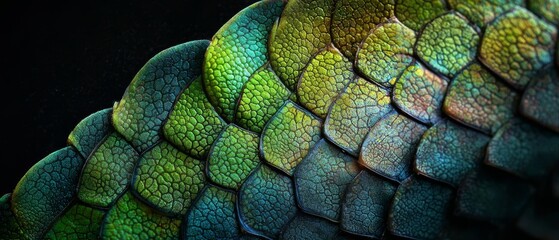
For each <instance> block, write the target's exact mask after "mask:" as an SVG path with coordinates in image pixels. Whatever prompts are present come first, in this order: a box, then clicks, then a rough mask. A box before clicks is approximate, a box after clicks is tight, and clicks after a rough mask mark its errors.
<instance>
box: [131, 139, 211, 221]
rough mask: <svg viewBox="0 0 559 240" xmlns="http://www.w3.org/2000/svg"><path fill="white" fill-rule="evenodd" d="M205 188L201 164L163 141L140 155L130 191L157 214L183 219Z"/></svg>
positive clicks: (202, 165)
mask: <svg viewBox="0 0 559 240" xmlns="http://www.w3.org/2000/svg"><path fill="white" fill-rule="evenodd" d="M204 184H205V176H204V164H203V163H202V162H200V161H199V160H197V159H194V158H192V157H189V156H187V155H185V154H184V153H182V152H180V151H179V150H177V149H176V148H174V147H173V146H171V145H170V144H169V143H167V142H165V141H163V142H160V143H158V144H157V145H155V146H154V147H153V148H151V149H149V150H148V151H147V152H145V153H144V154H143V155H142V157H141V158H140V160H139V163H138V166H137V168H136V171H135V173H134V180H133V182H132V187H133V189H134V191H135V192H136V193H137V194H138V196H139V197H141V198H143V199H144V200H145V201H147V202H148V203H149V204H150V205H152V206H155V207H156V208H157V209H158V210H160V211H162V212H165V213H169V214H176V215H178V214H180V215H184V214H186V212H187V210H188V209H189V207H190V206H191V205H192V202H194V199H196V197H197V196H198V193H199V192H200V191H202V188H203V187H204Z"/></svg>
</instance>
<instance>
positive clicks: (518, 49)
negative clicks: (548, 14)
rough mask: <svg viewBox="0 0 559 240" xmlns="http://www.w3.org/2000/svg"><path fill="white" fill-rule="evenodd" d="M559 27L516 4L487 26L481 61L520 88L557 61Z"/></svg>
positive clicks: (481, 50) (480, 56) (482, 43)
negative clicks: (541, 70)
mask: <svg viewBox="0 0 559 240" xmlns="http://www.w3.org/2000/svg"><path fill="white" fill-rule="evenodd" d="M556 38H557V29H555V28H554V27H552V26H551V25H549V24H548V23H546V22H544V21H543V20H541V19H539V18H538V17H536V16H535V15H534V14H532V13H531V12H529V11H528V10H526V9H524V8H519V7H516V8H514V9H513V10H512V11H510V12H507V13H505V14H503V15H502V16H500V17H498V18H497V19H496V20H495V21H493V22H492V23H491V24H489V25H488V26H487V29H486V30H485V35H484V37H483V40H482V41H481V47H480V55H479V58H480V60H481V61H482V62H483V63H484V64H485V65H486V66H488V67H489V68H490V69H491V70H493V71H494V72H495V73H497V74H498V75H499V76H501V77H502V78H503V79H505V80H506V81H507V82H508V83H509V84H511V85H512V86H514V87H515V88H518V89H524V87H525V86H526V84H528V82H529V81H530V79H531V78H532V77H533V76H534V75H535V74H536V73H537V72H538V71H539V70H540V69H542V68H543V67H544V66H545V65H547V64H549V63H552V62H553V51H554V49H553V48H554V47H555V45H554V44H555V39H556Z"/></svg>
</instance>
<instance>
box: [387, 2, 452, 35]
mask: <svg viewBox="0 0 559 240" xmlns="http://www.w3.org/2000/svg"><path fill="white" fill-rule="evenodd" d="M395 12H396V17H397V18H398V20H399V21H400V22H402V23H403V24H405V25H406V26H408V27H409V28H411V29H413V30H415V31H420V30H421V29H422V28H423V26H424V25H425V24H427V23H428V22H430V21H432V20H433V19H435V18H437V17H438V16H440V15H442V14H443V13H445V12H446V8H445V2H444V1H442V0H427V1H425V0H397V1H396V11H395Z"/></svg>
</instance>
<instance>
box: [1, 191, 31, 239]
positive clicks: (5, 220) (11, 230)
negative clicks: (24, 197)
mask: <svg viewBox="0 0 559 240" xmlns="http://www.w3.org/2000/svg"><path fill="white" fill-rule="evenodd" d="M11 198H12V194H11V193H6V194H4V195H3V196H2V197H0V216H2V217H0V226H2V228H0V236H3V238H5V239H21V238H25V233H23V230H22V229H21V227H20V226H19V223H18V222H17V220H16V218H15V216H14V213H13V212H12V203H11Z"/></svg>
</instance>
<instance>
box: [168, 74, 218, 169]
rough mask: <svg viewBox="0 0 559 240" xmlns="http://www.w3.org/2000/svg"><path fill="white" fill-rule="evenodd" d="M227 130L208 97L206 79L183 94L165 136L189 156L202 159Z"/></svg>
mask: <svg viewBox="0 0 559 240" xmlns="http://www.w3.org/2000/svg"><path fill="white" fill-rule="evenodd" d="M225 126H226V123H225V121H223V119H221V117H220V116H219V115H218V114H217V112H216V111H215V109H214V108H213V106H212V105H211V104H210V102H209V101H208V98H207V97H206V93H205V92H204V89H203V86H202V79H201V78H197V79H196V80H194V81H193V82H192V83H191V84H190V85H189V86H188V87H187V88H186V89H185V90H184V91H183V92H182V93H181V95H180V97H179V99H178V100H177V102H176V103H175V106H174V107H173V110H172V112H171V114H170V115H169V119H168V120H167V122H166V123H165V126H164V127H163V134H164V135H165V138H167V139H168V140H169V142H171V143H172V144H173V145H175V146H177V147H178V148H179V149H181V150H183V151H184V152H185V153H187V154H188V155H190V156H193V157H196V158H199V159H202V158H204V157H205V155H207V154H208V151H209V150H210V147H211V145H212V144H213V142H214V141H215V139H216V138H217V136H218V135H219V133H220V132H221V130H222V129H223V128H225Z"/></svg>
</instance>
